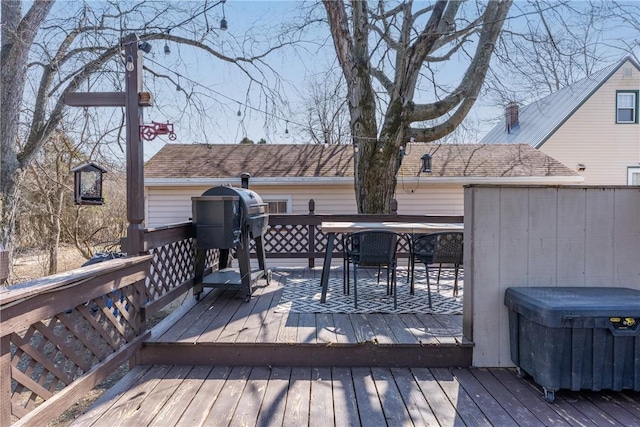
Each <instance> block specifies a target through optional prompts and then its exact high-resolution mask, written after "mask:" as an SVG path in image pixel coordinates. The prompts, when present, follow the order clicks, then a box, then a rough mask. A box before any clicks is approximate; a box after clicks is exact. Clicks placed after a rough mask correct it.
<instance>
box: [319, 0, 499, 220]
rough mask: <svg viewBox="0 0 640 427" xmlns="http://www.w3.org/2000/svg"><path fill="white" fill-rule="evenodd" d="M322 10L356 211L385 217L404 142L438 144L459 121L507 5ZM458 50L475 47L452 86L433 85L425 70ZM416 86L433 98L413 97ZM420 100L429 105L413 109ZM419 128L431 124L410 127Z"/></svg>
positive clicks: (336, 6) (356, 5)
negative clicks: (346, 123)
mask: <svg viewBox="0 0 640 427" xmlns="http://www.w3.org/2000/svg"><path fill="white" fill-rule="evenodd" d="M323 3H324V6H325V9H326V13H327V17H328V21H329V26H330V30H331V35H332V37H333V42H334V46H335V49H336V53H337V55H338V61H339V63H340V65H341V67H342V71H343V74H344V76H345V80H346V83H347V96H348V107H349V114H350V127H351V133H352V137H353V143H354V145H355V149H356V179H355V188H356V199H357V202H358V211H359V212H363V213H387V212H390V210H391V201H392V199H393V194H394V191H395V188H396V173H397V170H398V168H399V165H400V162H399V161H398V158H399V151H400V149H401V148H402V147H404V146H405V145H406V143H407V142H408V141H409V139H410V138H411V137H413V138H415V139H416V140H419V141H425V142H428V141H434V140H437V139H439V138H441V137H443V136H445V135H447V134H449V133H451V132H452V131H453V130H454V129H455V128H456V127H457V126H458V125H459V124H460V123H461V122H462V120H463V119H464V118H465V117H466V115H467V113H468V112H469V110H470V109H471V107H472V106H473V104H474V102H475V101H476V98H477V96H478V93H479V92H480V88H481V86H482V84H483V82H484V79H485V75H486V73H487V70H488V68H489V62H490V59H491V56H492V53H493V50H494V48H495V43H496V40H497V38H498V36H499V34H500V31H501V30H502V26H503V23H504V21H505V18H506V16H507V13H508V11H509V8H510V7H511V3H512V1H511V0H500V1H491V2H479V1H478V2H476V3H465V2H460V1H436V2H433V3H429V4H427V5H425V4H424V3H422V2H420V3H418V2H416V5H414V2H413V1H405V2H402V3H400V4H397V5H396V6H395V7H392V8H390V9H387V3H386V2H383V1H380V2H376V3H375V6H373V7H370V5H369V3H368V2H366V1H354V2H351V3H350V5H349V6H347V4H345V3H346V2H344V1H334V0H324V1H323ZM464 45H473V46H475V53H474V54H473V55H472V56H471V58H470V59H469V60H468V61H467V64H466V71H465V72H464V73H462V75H461V76H460V78H459V80H458V82H457V83H456V84H454V85H452V86H451V87H449V88H446V87H445V86H444V85H443V84H440V85H438V84H437V83H436V81H435V80H434V79H433V78H432V73H433V70H432V68H433V67H435V66H436V65H439V64H443V63H445V62H446V61H448V60H451V59H452V58H454V57H456V54H457V52H458V51H460V49H462V47H463V46H464ZM419 87H420V88H422V89H423V90H425V89H428V88H432V91H431V93H429V94H425V93H419V91H418V88H419ZM378 88H380V89H381V90H380V91H378V90H377V89H378ZM421 97H423V98H430V101H429V102H424V103H418V102H416V100H417V99H420V98H421ZM419 122H430V123H431V125H429V126H425V127H422V128H420V129H417V128H412V127H411V126H412V124H414V123H419Z"/></svg>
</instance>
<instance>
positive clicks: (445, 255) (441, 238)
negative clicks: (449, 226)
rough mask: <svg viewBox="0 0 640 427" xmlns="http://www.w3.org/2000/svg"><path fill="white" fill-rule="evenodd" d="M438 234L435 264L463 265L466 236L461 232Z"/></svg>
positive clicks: (434, 255)
mask: <svg viewBox="0 0 640 427" xmlns="http://www.w3.org/2000/svg"><path fill="white" fill-rule="evenodd" d="M435 234H437V237H438V240H437V243H436V248H435V252H434V253H433V261H432V262H433V263H434V264H436V263H442V264H455V265H461V264H462V259H463V256H462V254H463V251H464V234H463V233H462V232H459V231H451V232H442V233H435Z"/></svg>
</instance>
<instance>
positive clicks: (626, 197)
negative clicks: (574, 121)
mask: <svg viewBox="0 0 640 427" xmlns="http://www.w3.org/2000/svg"><path fill="white" fill-rule="evenodd" d="M464 216H465V253H464V265H465V269H464V273H465V274H464V285H465V293H464V311H465V314H464V335H465V337H467V338H470V339H472V340H473V341H474V343H475V348H474V353H473V364H474V365H475V366H484V367H497V366H512V363H511V359H510V355H509V329H508V310H507V308H506V307H505V306H504V293H505V290H506V289H507V288H508V287H512V286H514V287H517V286H593V287H601V286H605V287H613V286H618V287H628V288H635V289H640V188H639V187H630V186H629V187H620V186H618V187H578V186H565V187H533V186H488V185H487V186H483V185H472V186H468V187H466V188H465V215H464Z"/></svg>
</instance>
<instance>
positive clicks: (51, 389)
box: [9, 285, 142, 418]
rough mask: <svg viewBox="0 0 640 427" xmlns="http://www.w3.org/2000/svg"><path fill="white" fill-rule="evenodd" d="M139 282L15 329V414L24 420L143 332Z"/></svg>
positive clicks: (12, 338) (12, 343)
mask: <svg viewBox="0 0 640 427" xmlns="http://www.w3.org/2000/svg"><path fill="white" fill-rule="evenodd" d="M141 298H142V296H141V295H140V293H139V291H138V290H137V289H136V287H135V286H134V285H130V286H125V287H123V288H121V289H118V290H114V291H112V292H109V293H107V294H105V295H103V296H100V297H97V298H95V299H93V300H91V301H88V302H85V303H82V304H80V305H78V306H76V307H74V308H70V309H67V310H65V311H63V312H61V313H58V314H56V315H54V316H53V317H51V318H49V319H45V320H41V321H37V322H35V323H33V324H32V325H30V326H29V327H28V328H27V329H26V330H23V331H19V332H14V333H11V334H10V336H9V339H10V359H11V362H10V363H11V377H12V380H11V402H12V412H13V413H14V415H16V416H18V417H19V418H21V417H22V416H24V415H26V414H27V413H28V412H29V411H31V410H32V409H33V408H35V407H36V406H37V405H38V404H39V403H41V402H43V401H46V400H47V399H49V398H50V397H52V396H53V394H54V393H55V392H57V391H59V390H61V389H63V388H64V387H66V386H67V385H69V384H71V383H72V382H73V381H74V380H75V379H77V378H79V377H80V376H82V375H83V374H84V373H86V372H87V371H89V370H90V369H91V368H93V367H94V366H95V365H97V364H99V363H100V362H102V361H104V360H105V359H106V358H107V357H108V356H109V355H111V354H112V353H114V352H115V351H117V350H118V349H119V348H121V347H122V346H123V345H124V344H126V343H128V342H129V341H131V340H132V339H133V338H134V337H136V336H137V335H138V334H139V333H140V329H141V326H140V323H141V322H140V300H141Z"/></svg>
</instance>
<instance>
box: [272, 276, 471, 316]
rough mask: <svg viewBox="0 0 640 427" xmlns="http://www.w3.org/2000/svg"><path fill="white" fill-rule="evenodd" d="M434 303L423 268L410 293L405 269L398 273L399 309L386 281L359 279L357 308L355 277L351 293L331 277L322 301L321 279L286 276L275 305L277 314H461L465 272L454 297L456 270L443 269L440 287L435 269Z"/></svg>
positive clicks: (432, 286) (433, 284) (432, 292)
mask: <svg viewBox="0 0 640 427" xmlns="http://www.w3.org/2000/svg"><path fill="white" fill-rule="evenodd" d="M429 277H430V281H431V303H432V308H429V299H428V294H427V283H426V278H425V276H424V270H423V271H421V272H416V277H415V294H414V295H409V284H408V283H407V278H406V272H405V273H404V274H399V275H398V285H397V288H398V308H397V309H396V310H394V309H393V296H390V295H387V292H386V288H387V286H386V280H385V278H384V277H383V278H381V280H380V283H377V279H375V278H368V279H358V308H357V309H356V308H355V307H354V301H353V278H352V279H351V280H352V281H351V294H350V295H345V294H344V293H343V292H342V279H341V278H340V279H333V278H331V279H329V289H328V292H327V302H326V303H325V304H321V303H320V296H321V293H322V288H321V287H320V279H287V281H286V283H285V286H284V291H283V293H282V297H281V298H280V302H279V304H278V306H277V307H276V310H275V311H276V312H278V313H397V314H399V313H431V314H462V294H463V288H462V271H461V272H460V275H459V277H458V287H459V292H458V296H457V297H454V296H453V283H454V277H453V272H451V273H449V272H448V270H443V272H442V275H441V276H440V290H439V291H438V286H437V285H436V277H437V270H436V271H434V272H432V273H431V275H430V276H429Z"/></svg>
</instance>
